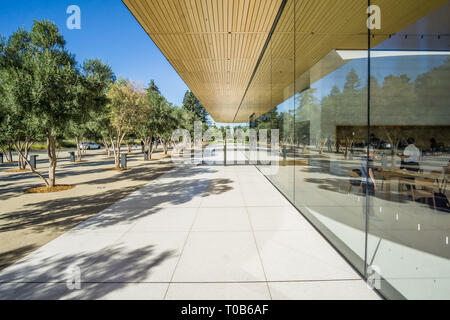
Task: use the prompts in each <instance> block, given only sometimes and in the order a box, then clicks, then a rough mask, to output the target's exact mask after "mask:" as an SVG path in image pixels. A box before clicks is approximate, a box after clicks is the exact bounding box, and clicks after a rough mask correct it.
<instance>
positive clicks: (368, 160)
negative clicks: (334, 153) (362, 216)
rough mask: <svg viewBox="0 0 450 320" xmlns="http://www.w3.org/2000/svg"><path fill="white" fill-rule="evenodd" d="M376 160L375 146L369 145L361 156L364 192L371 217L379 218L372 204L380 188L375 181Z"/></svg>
mask: <svg viewBox="0 0 450 320" xmlns="http://www.w3.org/2000/svg"><path fill="white" fill-rule="evenodd" d="M367 154H368V155H367ZM374 160H376V158H375V155H374V148H373V147H372V146H368V147H367V149H366V155H365V156H363V157H361V177H362V178H363V192H364V194H365V195H366V198H365V199H366V202H367V203H368V204H367V208H368V216H369V217H370V218H371V219H377V218H376V217H375V213H374V210H373V206H372V204H371V197H372V196H375V191H377V190H378V187H377V183H376V181H375V173H374V172H375V169H374ZM378 220H379V219H378Z"/></svg>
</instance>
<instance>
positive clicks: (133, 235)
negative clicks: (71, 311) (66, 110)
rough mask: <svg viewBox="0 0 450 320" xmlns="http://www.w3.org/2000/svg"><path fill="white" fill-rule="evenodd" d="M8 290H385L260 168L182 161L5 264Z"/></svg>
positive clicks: (138, 295) (331, 294)
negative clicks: (376, 287) (345, 256)
mask: <svg viewBox="0 0 450 320" xmlns="http://www.w3.org/2000/svg"><path fill="white" fill-rule="evenodd" d="M78 271H79V276H80V277H79V279H80V280H81V288H80V289H76V286H75V289H73V290H71V289H69V287H71V288H74V286H73V283H71V282H70V283H69V285H68V279H72V278H71V276H73V275H75V277H74V279H77V275H78ZM0 299H379V296H378V295H377V294H376V293H375V292H374V291H372V290H371V289H369V287H368V286H367V285H366V283H365V282H364V281H363V280H362V279H361V277H360V276H359V275H358V273H356V272H355V271H354V270H353V269H352V268H351V267H350V265H349V264H348V263H347V262H346V261H345V260H344V259H343V258H342V257H341V256H340V255H339V254H338V253H337V252H336V251H335V250H334V248H333V247H331V245H330V244H329V243H328V242H327V241H325V240H324V238H323V237H322V236H321V235H320V234H319V233H318V232H317V231H316V230H315V229H314V228H313V227H312V226H311V225H310V224H309V222H308V221H307V220H305V219H304V218H303V217H302V215H301V214H300V213H299V212H298V211H297V210H296V209H295V208H294V207H293V206H292V205H291V204H290V203H289V202H288V201H287V200H286V198H285V197H284V196H283V195H281V193H280V192H279V191H278V190H277V189H276V188H274V187H273V185H272V184H271V183H270V182H269V181H268V180H267V179H266V178H265V177H264V176H263V175H262V174H261V172H260V171H259V170H258V169H257V168H256V167H254V166H250V165H247V166H238V165H237V166H204V165H200V166H179V167H176V168H175V169H173V170H172V171H170V172H168V173H165V174H163V175H161V176H160V177H158V178H156V179H155V180H153V181H151V182H150V183H148V184H147V185H145V186H144V187H143V188H140V189H139V190H137V191H135V192H133V193H131V194H130V195H128V196H127V197H125V198H123V199H122V200H120V201H118V202H116V203H115V204H113V205H111V206H110V207H108V208H106V209H105V210H103V211H101V212H100V213H98V214H97V215H94V216H93V217H91V218H90V219H88V220H86V221H84V222H82V223H81V224H79V225H77V226H76V227H75V228H73V229H71V230H70V231H68V232H66V233H64V234H63V235H61V236H60V237H58V238H56V239H55V240H53V241H51V242H49V243H47V244H46V245H44V246H42V247H40V248H39V249H37V250H35V251H33V252H32V253H30V254H29V255H27V256H25V257H24V258H22V259H21V260H19V261H18V262H16V263H15V264H13V265H11V266H9V267H7V268H6V269H4V270H2V272H0Z"/></svg>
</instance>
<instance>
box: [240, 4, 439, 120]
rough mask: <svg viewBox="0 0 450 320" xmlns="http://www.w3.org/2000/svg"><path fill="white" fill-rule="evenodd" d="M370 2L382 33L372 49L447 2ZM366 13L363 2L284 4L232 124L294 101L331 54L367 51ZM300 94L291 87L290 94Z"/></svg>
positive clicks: (365, 6) (377, 31) (372, 41)
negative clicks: (312, 72) (378, 14)
mask: <svg viewBox="0 0 450 320" xmlns="http://www.w3.org/2000/svg"><path fill="white" fill-rule="evenodd" d="M375 2H376V4H377V5H378V6H380V8H381V27H382V28H381V30H374V31H372V34H373V35H374V38H372V39H371V47H372V48H373V47H375V46H376V45H378V44H380V43H381V42H382V41H384V40H386V39H387V38H388V36H389V34H394V33H396V32H399V31H401V30H402V29H404V28H405V27H407V26H408V25H410V24H412V23H414V22H415V21H417V20H419V19H420V18H422V17H424V16H425V15H427V14H428V13H430V12H431V11H432V10H434V9H436V8H439V7H440V6H442V5H443V4H445V3H446V2H448V0H395V1H393V0H377V1H373V3H375ZM366 9H367V0H339V1H336V0H296V1H288V3H287V4H286V7H285V9H284V11H283V14H282V16H281V18H280V20H279V22H278V24H277V27H276V29H275V31H274V33H273V35H272V38H271V41H270V43H269V46H268V48H267V50H266V52H265V54H264V57H263V59H262V62H261V64H260V65H259V67H258V70H257V71H256V73H255V76H254V78H253V81H252V83H251V84H250V87H249V90H248V92H247V94H246V96H245V98H244V101H243V103H242V105H241V106H240V108H239V112H238V114H237V115H236V117H235V119H234V120H235V122H243V121H248V118H249V116H250V115H251V114H253V113H255V115H256V116H259V115H262V114H264V113H266V112H267V111H269V110H270V109H272V108H274V107H276V106H278V105H279V104H280V103H282V102H283V101H285V100H286V99H288V98H290V97H291V96H293V95H294V93H295V92H294V85H293V83H294V80H295V79H297V80H295V81H298V79H299V78H300V77H301V76H302V75H305V73H307V72H308V71H309V70H310V69H311V67H312V66H314V65H315V64H316V63H317V62H319V61H321V60H322V59H323V58H324V57H325V56H327V54H329V53H330V52H331V51H332V50H333V49H347V50H367V48H368V37H367V35H368V30H367V27H366V20H367V14H365V12H366ZM294 13H295V15H294ZM294 26H295V28H294ZM294 57H295V59H294ZM318 69H320V68H318ZM319 71H320V70H319ZM325 75H326V74H323V76H325ZM307 76H308V77H309V75H307ZM315 78H317V76H316V77H315ZM302 89H304V87H303V88H301V87H299V86H298V85H297V84H296V85H295V91H299V90H302ZM288 107H289V108H292V106H288Z"/></svg>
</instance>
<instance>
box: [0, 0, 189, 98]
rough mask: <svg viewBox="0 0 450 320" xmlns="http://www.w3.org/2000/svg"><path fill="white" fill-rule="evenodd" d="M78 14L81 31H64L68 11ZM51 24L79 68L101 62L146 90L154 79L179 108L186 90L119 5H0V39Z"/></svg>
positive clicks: (78, 0) (30, 0)
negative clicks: (75, 9)
mask: <svg viewBox="0 0 450 320" xmlns="http://www.w3.org/2000/svg"><path fill="white" fill-rule="evenodd" d="M73 4H74V5H77V6H79V7H80V9H81V30H69V29H68V28H67V27H66V20H67V18H68V17H69V16H70V15H69V14H67V13H66V10H67V7H68V6H69V5H73ZM44 18H47V19H49V20H52V21H54V22H55V23H56V24H57V25H58V27H59V29H60V31H61V33H62V34H63V36H64V38H65V39H66V41H67V48H68V49H69V51H71V52H72V53H74V54H75V55H76V58H77V61H79V62H80V63H81V62H83V61H84V60H85V59H89V58H100V59H102V60H103V62H106V63H108V64H109V65H110V66H111V67H112V69H113V71H114V72H115V73H116V75H117V76H122V77H125V78H129V79H131V80H133V81H136V82H141V83H143V84H144V85H147V84H148V82H149V81H150V79H155V81H156V83H157V85H158V86H159V88H160V89H161V92H162V94H163V95H164V96H165V97H166V98H167V100H169V101H170V102H172V103H174V104H176V105H181V104H182V100H183V96H184V93H185V91H186V90H188V87H187V86H186V84H185V83H184V81H183V80H182V79H181V78H180V77H179V76H178V74H177V73H176V71H175V70H174V69H173V68H172V66H171V65H170V64H169V62H168V61H167V59H166V58H165V57H164V55H163V54H162V53H161V52H160V51H159V49H158V48H157V47H156V46H155V44H154V43H153V41H152V40H151V39H150V38H149V37H148V35H147V34H146V33H145V31H144V30H143V29H142V28H141V26H140V25H139V24H138V22H137V21H136V20H135V19H134V17H133V15H132V14H131V13H130V12H129V11H128V9H127V8H126V7H125V5H124V4H123V3H122V1H120V0H96V1H92V0H90V1H88V0H71V1H65V0H45V1H43V0H39V1H38V0H15V1H13V0H11V1H6V0H2V4H1V10H0V33H1V34H2V35H3V36H9V35H10V34H11V33H13V32H14V31H16V30H17V29H18V28H19V27H25V28H26V29H27V30H29V29H30V27H31V25H32V24H33V20H34V19H37V20H41V19H44Z"/></svg>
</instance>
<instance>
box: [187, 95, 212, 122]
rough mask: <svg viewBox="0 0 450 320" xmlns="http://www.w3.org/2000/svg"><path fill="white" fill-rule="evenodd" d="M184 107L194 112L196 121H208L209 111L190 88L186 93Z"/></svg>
mask: <svg viewBox="0 0 450 320" xmlns="http://www.w3.org/2000/svg"><path fill="white" fill-rule="evenodd" d="M183 109H185V110H187V111H189V112H191V113H192V114H193V118H194V119H193V120H194V121H201V122H203V123H208V111H206V109H205V107H203V105H202V104H201V103H200V101H199V100H198V99H197V97H196V96H195V95H194V93H193V92H192V91H189V90H188V91H186V93H185V94H184V98H183Z"/></svg>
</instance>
